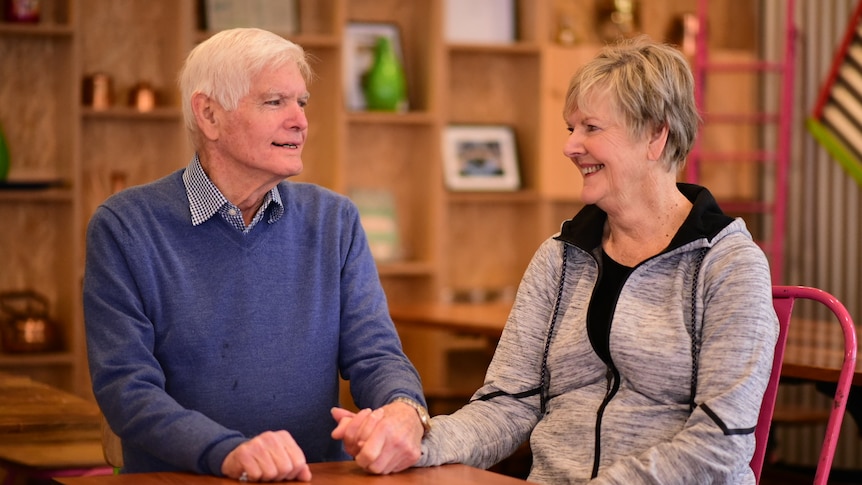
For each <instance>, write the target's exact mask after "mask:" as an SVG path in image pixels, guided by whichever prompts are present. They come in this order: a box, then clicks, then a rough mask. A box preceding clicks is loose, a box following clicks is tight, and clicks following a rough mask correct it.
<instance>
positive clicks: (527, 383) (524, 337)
mask: <svg viewBox="0 0 862 485" xmlns="http://www.w3.org/2000/svg"><path fill="white" fill-rule="evenodd" d="M560 251H561V249H560V243H559V242H556V241H553V240H548V241H546V242H545V243H544V244H543V245H542V246H541V247H540V248H539V250H538V251H537V252H536V254H535V255H534V257H533V259H532V261H531V262H530V264H529V266H528V268H527V271H526V272H525V274H524V277H523V279H522V280H521V284H520V286H519V288H518V293H517V295H516V298H515V303H514V305H513V307H512V311H511V313H510V315H509V318H508V320H507V322H506V326H505V329H504V330H503V334H502V336H501V338H500V342H499V344H498V346H497V349H496V351H495V353H494V357H493V359H492V361H491V364H490V366H489V368H488V372H487V374H486V376H485V383H484V385H483V386H482V388H480V389H479V390H478V391H477V392H476V393H475V394H474V395H473V398H472V400H471V402H470V403H469V404H467V405H465V406H464V407H463V408H461V409H459V410H458V411H456V412H455V413H453V414H452V415H449V416H436V417H434V418H433V419H432V423H433V427H432V430H431V432H430V433H429V435H428V436H427V437H426V438H425V440H424V441H423V444H422V458H421V459H420V461H419V463H418V464H417V465H418V466H434V465H441V464H445V463H465V464H468V465H471V466H475V467H480V468H488V467H490V466H492V465H494V464H495V463H497V462H499V461H500V460H502V459H503V458H506V457H507V456H509V455H510V454H511V453H512V452H514V451H515V449H516V448H517V447H518V446H520V445H521V444H522V443H523V442H525V441H526V440H527V439H528V438H529V435H530V432H531V431H532V429H533V427H534V426H535V425H536V423H537V422H538V421H539V417H540V410H539V403H540V398H539V394H538V389H539V384H540V373H541V362H542V351H543V349H544V345H545V338H546V337H547V331H548V325H549V323H550V319H551V313H552V310H553V305H554V303H555V298H556V289H557V283H558V280H559V277H560V261H561V259H560ZM494 395H496V397H493V398H491V399H487V398H488V397H490V396H494ZM486 399H487V400H486Z"/></svg>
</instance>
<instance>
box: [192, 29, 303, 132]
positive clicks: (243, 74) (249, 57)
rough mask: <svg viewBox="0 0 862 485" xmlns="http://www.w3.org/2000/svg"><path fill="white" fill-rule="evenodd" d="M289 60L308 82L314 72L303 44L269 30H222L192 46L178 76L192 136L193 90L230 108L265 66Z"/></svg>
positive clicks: (247, 90)
mask: <svg viewBox="0 0 862 485" xmlns="http://www.w3.org/2000/svg"><path fill="white" fill-rule="evenodd" d="M287 63H294V64H296V66H297V67H298V68H299V72H300V74H301V75H302V77H303V78H304V79H305V82H306V83H309V82H310V81H311V78H312V76H313V73H312V70H311V66H310V65H309V63H308V57H307V56H306V53H305V51H304V50H303V49H302V47H300V46H299V45H297V44H294V43H293V42H291V41H289V40H287V39H285V38H283V37H281V36H278V35H276V34H273V33H272V32H269V31H266V30H261V29H254V28H239V29H229V30H223V31H221V32H218V33H217V34H215V35H213V36H212V37H210V38H209V39H207V40H205V41H204V42H202V43H200V44H199V45H198V46H197V47H195V48H194V49H192V51H191V53H189V56H188V57H187V58H186V62H185V64H184V65H183V69H182V71H181V72H180V76H179V85H180V92H181V94H182V106H183V118H184V119H185V123H186V128H187V129H188V131H189V133H190V134H191V135H192V138H194V137H195V135H196V133H197V131H198V127H197V123H196V122H195V117H194V113H193V112H192V96H193V95H194V93H197V92H199V93H203V94H205V95H207V96H209V97H211V98H213V99H215V100H216V101H217V102H218V103H219V104H220V105H221V106H222V107H223V108H224V109H226V110H228V111H231V110H234V109H236V108H237V106H238V104H239V100H240V99H242V98H243V96H245V95H247V94H248V93H249V91H250V90H251V82H252V79H253V78H254V77H255V76H256V75H258V74H259V73H260V72H261V71H262V70H263V69H264V68H273V69H275V68H279V67H281V66H283V65H285V64H287Z"/></svg>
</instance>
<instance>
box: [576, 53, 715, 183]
mask: <svg viewBox="0 0 862 485" xmlns="http://www.w3.org/2000/svg"><path fill="white" fill-rule="evenodd" d="M603 93H607V94H609V95H610V98H611V100H612V102H614V103H615V104H616V106H615V108H616V110H617V112H618V114H620V115H621V116H622V119H623V121H624V122H625V123H626V125H627V126H628V128H629V132H630V134H631V135H632V136H635V137H640V136H643V135H645V134H648V133H652V132H653V131H654V130H657V129H660V128H661V127H663V126H667V129H668V140H667V145H666V146H665V149H664V152H663V153H662V162H664V164H665V165H666V167H667V168H668V170H679V169H681V168H682V167H683V165H685V158H686V157H687V156H688V154H689V152H690V151H691V148H692V146H693V145H694V139H695V136H696V135H697V129H698V125H699V124H700V115H699V114H698V111H697V104H696V101H695V98H694V76H693V75H692V72H691V68H690V66H689V64H688V61H687V60H686V58H685V56H684V55H683V54H682V52H680V51H679V50H678V49H676V48H675V47H673V46H670V45H667V44H660V43H656V42H653V41H651V40H650V39H649V38H647V37H646V36H638V37H635V38H633V39H627V40H623V41H620V42H618V43H616V44H613V45H608V46H606V47H604V48H603V49H602V51H601V52H600V53H599V55H598V56H597V57H596V58H594V59H593V60H591V61H590V62H588V63H587V64H585V65H583V66H582V67H581V68H580V69H578V71H577V72H576V73H575V75H574V76H573V77H572V80H571V82H570V83H569V88H568V90H567V92H566V102H565V107H564V108H563V115H564V116H565V117H568V116H569V115H570V114H572V113H574V112H575V111H576V110H577V109H578V108H579V107H582V108H588V105H589V103H590V99H591V98H592V97H593V96H594V95H597V94H603Z"/></svg>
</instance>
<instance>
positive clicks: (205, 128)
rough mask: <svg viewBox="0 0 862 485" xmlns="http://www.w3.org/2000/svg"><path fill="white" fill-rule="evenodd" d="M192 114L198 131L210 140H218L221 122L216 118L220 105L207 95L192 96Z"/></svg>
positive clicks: (195, 94)
mask: <svg viewBox="0 0 862 485" xmlns="http://www.w3.org/2000/svg"><path fill="white" fill-rule="evenodd" d="M191 101H192V112H193V113H194V116H195V123H197V125H198V130H199V131H200V132H201V134H202V135H203V136H204V137H205V138H207V139H209V140H217V139H218V135H219V120H218V118H217V117H216V110H217V109H218V105H217V104H216V103H215V101H213V100H212V98H210V97H209V96H207V95H206V94H203V93H200V92H196V93H194V94H192V100H191Z"/></svg>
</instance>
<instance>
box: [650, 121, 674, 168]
mask: <svg viewBox="0 0 862 485" xmlns="http://www.w3.org/2000/svg"><path fill="white" fill-rule="evenodd" d="M668 133H669V130H668V127H667V124H666V123H664V124H662V125H661V126H659V127H657V128H655V129H653V132H652V134H650V137H649V146H648V147H647V156H648V157H649V159H650V160H661V154H662V152H664V148H665V146H667V137H668Z"/></svg>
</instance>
